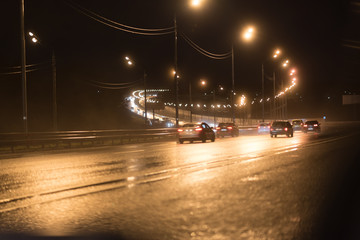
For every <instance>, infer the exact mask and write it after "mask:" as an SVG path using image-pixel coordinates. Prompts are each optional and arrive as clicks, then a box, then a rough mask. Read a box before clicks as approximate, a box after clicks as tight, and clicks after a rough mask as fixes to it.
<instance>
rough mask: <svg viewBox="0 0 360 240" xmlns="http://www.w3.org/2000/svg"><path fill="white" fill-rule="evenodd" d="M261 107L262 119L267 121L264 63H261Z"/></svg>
mask: <svg viewBox="0 0 360 240" xmlns="http://www.w3.org/2000/svg"><path fill="white" fill-rule="evenodd" d="M261 97H262V101H261V107H262V121H263V122H264V121H265V99H264V64H261Z"/></svg>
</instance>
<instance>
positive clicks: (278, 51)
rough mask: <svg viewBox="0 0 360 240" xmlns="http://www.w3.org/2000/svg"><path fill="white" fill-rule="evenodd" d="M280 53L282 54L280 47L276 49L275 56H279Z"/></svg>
mask: <svg viewBox="0 0 360 240" xmlns="http://www.w3.org/2000/svg"><path fill="white" fill-rule="evenodd" d="M280 54H281V51H280V50H279V49H276V50H275V51H274V55H273V58H277V57H279V55H280Z"/></svg>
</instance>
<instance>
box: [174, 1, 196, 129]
mask: <svg viewBox="0 0 360 240" xmlns="http://www.w3.org/2000/svg"><path fill="white" fill-rule="evenodd" d="M201 5H202V0H191V1H190V6H191V7H192V8H199V7H201ZM177 40H178V27H177V18H176V10H175V13H174V72H175V74H174V84H175V121H176V127H179V76H178V74H177V73H178V49H177Z"/></svg>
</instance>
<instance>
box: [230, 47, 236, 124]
mask: <svg viewBox="0 0 360 240" xmlns="http://www.w3.org/2000/svg"><path fill="white" fill-rule="evenodd" d="M234 94H235V70H234V44H232V45H231V96H230V101H231V114H232V122H233V123H234V124H235V107H234Z"/></svg>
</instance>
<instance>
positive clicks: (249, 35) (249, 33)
mask: <svg viewBox="0 0 360 240" xmlns="http://www.w3.org/2000/svg"><path fill="white" fill-rule="evenodd" d="M254 34H255V29H254V28H253V27H247V28H246V29H244V31H243V33H242V37H243V39H244V40H245V41H251V40H252V39H253V38H254Z"/></svg>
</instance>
